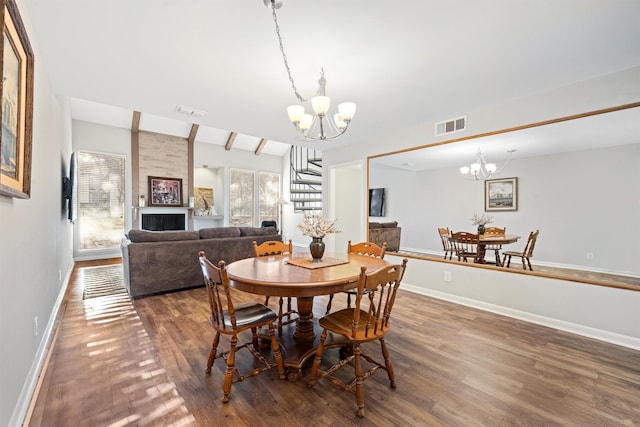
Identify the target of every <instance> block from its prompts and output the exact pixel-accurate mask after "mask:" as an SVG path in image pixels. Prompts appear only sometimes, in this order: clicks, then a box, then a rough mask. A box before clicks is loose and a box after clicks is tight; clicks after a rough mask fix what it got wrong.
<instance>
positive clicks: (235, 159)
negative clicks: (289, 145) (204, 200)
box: [193, 140, 284, 229]
mask: <svg viewBox="0 0 640 427" xmlns="http://www.w3.org/2000/svg"><path fill="white" fill-rule="evenodd" d="M193 157H194V166H195V168H196V169H199V168H201V167H202V165H207V168H209V169H212V170H215V171H216V172H215V182H214V183H213V185H214V190H216V189H217V191H214V195H213V196H214V203H215V206H216V211H217V212H218V213H219V214H221V215H224V219H223V220H222V224H221V223H220V221H215V222H212V221H209V220H198V219H195V220H194V226H195V227H196V229H200V228H206V227H218V226H221V225H228V224H229V206H230V204H229V189H228V185H229V176H230V170H231V169H233V168H238V169H245V170H253V171H255V173H256V176H255V178H256V181H255V182H256V185H257V179H258V173H259V172H271V173H278V174H280V175H281V177H280V183H281V185H282V183H283V182H284V181H283V178H282V173H283V163H282V159H283V158H282V157H279V156H273V155H269V154H261V155H259V156H256V155H255V154H254V153H253V152H252V151H247V150H230V151H227V150H225V149H224V147H222V146H220V145H213V144H207V143H204V142H198V141H197V140H196V143H195V144H194V154H193ZM198 173H199V175H198V177H196V176H194V181H195V182H196V183H205V182H206V181H207V179H206V177H204V176H203V175H202V173H203V172H202V171H199V172H198ZM211 179H214V177H213V176H211ZM221 183H222V184H223V185H224V187H221ZM202 186H205V185H204V184H203V185H202ZM206 186H211V185H206ZM281 191H283V189H281ZM255 197H256V200H255V206H256V209H257V206H258V199H257V197H258V189H257V186H256V191H255ZM256 221H258V217H257V216H256ZM256 225H259V224H256Z"/></svg>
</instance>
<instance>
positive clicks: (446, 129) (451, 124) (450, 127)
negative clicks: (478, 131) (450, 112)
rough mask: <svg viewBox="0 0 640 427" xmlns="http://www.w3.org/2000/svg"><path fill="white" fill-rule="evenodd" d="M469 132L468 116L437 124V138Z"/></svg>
mask: <svg viewBox="0 0 640 427" xmlns="http://www.w3.org/2000/svg"><path fill="white" fill-rule="evenodd" d="M463 130H467V116H462V117H458V118H455V119H449V120H445V121H442V122H438V123H436V136H440V135H446V134H448V133H454V132H461V131H463Z"/></svg>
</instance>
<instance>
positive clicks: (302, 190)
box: [290, 188, 322, 194]
mask: <svg viewBox="0 0 640 427" xmlns="http://www.w3.org/2000/svg"><path fill="white" fill-rule="evenodd" d="M290 193H291V194H322V190H316V189H312V188H292V189H291V190H290Z"/></svg>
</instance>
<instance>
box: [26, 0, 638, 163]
mask: <svg viewBox="0 0 640 427" xmlns="http://www.w3.org/2000/svg"><path fill="white" fill-rule="evenodd" d="M22 3H24V4H26V6H27V7H28V8H29V12H30V16H31V25H32V26H33V31H34V33H35V35H36V37H37V39H38V46H39V48H40V50H39V51H36V67H45V68H46V70H47V73H48V75H49V77H50V84H51V85H52V87H53V90H54V91H55V92H56V93H58V94H60V95H63V96H68V97H69V98H70V99H71V110H72V115H73V117H74V118H77V119H80V120H87V121H92V122H98V123H105V124H109V125H114V126H119V127H125V128H126V127H129V126H131V118H132V114H133V112H134V111H140V112H141V113H142V114H141V121H140V128H141V129H142V130H150V131H158V132H163V133H169V134H178V135H183V136H184V137H187V136H188V135H189V132H190V130H191V125H192V124H193V123H196V124H199V125H200V126H199V130H198V134H197V137H196V140H198V141H204V142H209V143H212V144H218V145H224V144H225V143H226V142H227V140H228V138H229V135H230V133H231V132H237V134H238V135H237V138H236V140H235V142H234V148H244V149H248V150H255V148H256V147H257V145H258V144H259V142H260V140H261V139H262V138H266V139H267V140H268V141H269V142H268V143H267V144H266V146H265V147H264V150H263V153H272V154H279V153H283V152H285V151H286V149H287V147H288V145H289V144H301V143H302V142H303V141H302V140H301V139H299V137H298V136H297V134H296V132H295V130H294V129H293V126H292V125H291V124H290V122H289V120H288V118H287V115H286V107H287V106H288V105H290V104H294V103H296V102H297V101H296V98H295V96H294V94H293V90H292V88H291V83H290V81H289V79H288V77H287V74H286V71H285V67H284V65H283V60H282V56H281V54H280V50H279V47H278V40H277V37H276V34H275V29H274V22H273V19H272V13H271V9H270V8H268V7H265V5H264V4H263V1H262V0H234V1H229V0H227V1H221V0H134V1H132V0H110V1H87V0H55V1H52V0H23V1H22ZM278 19H279V23H280V28H281V34H282V37H283V39H284V46H285V51H286V54H287V59H288V62H289V65H290V66H291V71H292V74H293V78H294V80H295V85H296V86H297V88H298V90H299V91H300V92H301V94H302V95H303V96H305V97H306V98H310V97H312V96H313V95H314V94H315V91H316V90H317V81H318V78H319V74H320V69H321V68H324V70H325V73H326V78H327V92H328V95H329V96H331V97H332V101H333V103H334V105H333V106H332V110H333V109H335V108H336V107H335V105H336V104H337V103H339V102H342V101H347V100H351V101H354V102H356V103H357V104H358V110H357V113H356V116H355V119H354V121H353V123H352V125H351V127H350V129H349V131H348V133H347V134H345V135H344V136H343V137H342V138H341V139H340V140H338V141H332V142H323V143H314V144H310V145H311V146H315V147H316V148H322V149H331V148H332V147H334V146H335V144H342V145H344V144H353V143H358V142H362V141H367V140H368V139H370V138H371V137H372V136H373V135H380V134H384V133H392V132H394V131H397V130H398V129H403V128H410V127H413V126H417V125H419V124H424V123H425V122H434V121H440V120H444V119H448V118H451V117H456V116H459V115H463V114H465V113H466V112H467V111H469V110H472V109H476V108H479V107H481V106H483V105H488V104H493V103H497V102H500V101H503V100H508V99H515V98H519V97H524V96H527V95H532V94H535V93H540V92H544V91H547V90H551V89H553V88H557V87H561V86H564V85H567V84H571V83H573V82H577V81H582V80H587V79H591V78H595V77H597V76H601V75H606V74H610V73H613V72H617V71H621V70H625V69H629V68H632V67H635V66H639V65H640V2H639V1H638V0H615V1H604V0H555V1H553V2H551V1H547V2H545V1H539V0H520V1H513V0H489V1H483V2H481V1H476V0H448V1H438V2H436V1H431V0H411V1H403V2H389V1H382V0H349V1H344V0H324V1H315V2H311V1H300V0H298V1H293V0H288V1H285V3H284V5H283V7H282V8H281V9H279V10H278ZM639 98H640V95H639ZM178 105H182V106H187V107H192V108H195V109H197V110H203V111H206V112H207V114H206V115H204V116H202V117H193V116H186V115H184V114H181V113H179V112H178V111H177V106H178Z"/></svg>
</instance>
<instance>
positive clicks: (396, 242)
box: [369, 221, 402, 252]
mask: <svg viewBox="0 0 640 427" xmlns="http://www.w3.org/2000/svg"><path fill="white" fill-rule="evenodd" d="M401 233H402V228H401V227H398V221H392V222H370V223H369V241H370V242H373V243H375V244H377V245H379V246H382V244H383V243H385V242H386V243H387V251H389V252H398V251H399V250H400V234H401Z"/></svg>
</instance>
